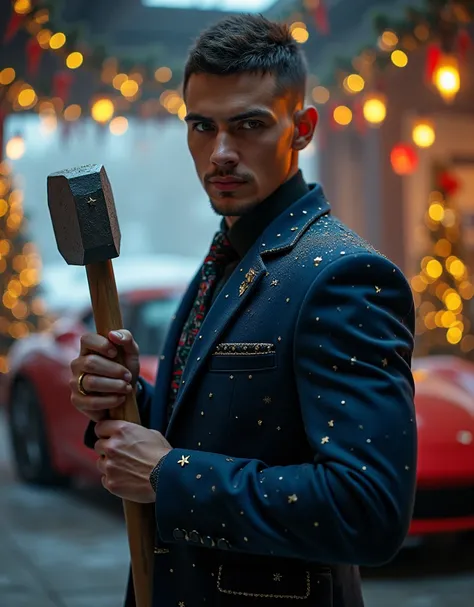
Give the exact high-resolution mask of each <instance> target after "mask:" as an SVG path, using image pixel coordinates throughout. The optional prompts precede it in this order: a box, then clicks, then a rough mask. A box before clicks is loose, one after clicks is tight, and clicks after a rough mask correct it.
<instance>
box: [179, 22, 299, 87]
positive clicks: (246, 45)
mask: <svg viewBox="0 0 474 607" xmlns="http://www.w3.org/2000/svg"><path fill="white" fill-rule="evenodd" d="M244 72H250V73H261V74H262V75H263V74H268V73H269V74H273V75H274V76H275V80H276V85H277V91H276V92H277V93H279V94H285V93H287V92H292V93H296V94H297V95H298V97H302V98H303V99H304V96H305V92H306V78H307V64H306V59H305V56H304V53H303V51H302V50H301V47H300V45H299V44H298V43H297V42H296V41H295V40H294V38H293V36H292V35H291V31H290V28H289V27H288V25H286V24H284V23H277V22H273V21H269V20H268V19H266V18H265V17H264V16H263V15H248V14H241V15H233V16H230V17H226V18H224V19H222V20H220V21H219V22H218V23H216V24H214V25H212V26H211V27H209V28H208V29H207V30H205V31H204V32H203V33H202V34H201V35H200V36H199V38H198V39H197V40H196V42H195V44H194V46H193V47H192V48H191V50H190V53H189V57H188V60H187V62H186V66H185V70H184V82H183V91H184V93H186V87H187V84H188V81H189V78H190V77H191V76H192V75H193V74H215V75H218V76H225V75H230V74H240V73H244Z"/></svg>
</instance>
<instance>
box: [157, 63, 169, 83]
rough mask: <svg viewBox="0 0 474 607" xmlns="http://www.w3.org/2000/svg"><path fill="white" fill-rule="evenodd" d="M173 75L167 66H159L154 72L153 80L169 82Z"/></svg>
mask: <svg viewBox="0 0 474 607" xmlns="http://www.w3.org/2000/svg"><path fill="white" fill-rule="evenodd" d="M172 77H173V72H172V71H171V70H170V68H169V67H159V68H158V69H157V70H156V72H155V80H156V81H157V82H162V83H164V82H169V81H170V80H171V78H172Z"/></svg>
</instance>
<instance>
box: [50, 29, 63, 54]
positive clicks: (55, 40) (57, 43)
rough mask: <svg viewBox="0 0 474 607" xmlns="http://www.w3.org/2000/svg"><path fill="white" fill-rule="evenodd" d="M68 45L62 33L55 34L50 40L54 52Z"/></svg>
mask: <svg viewBox="0 0 474 607" xmlns="http://www.w3.org/2000/svg"><path fill="white" fill-rule="evenodd" d="M65 44H66V36H65V35H64V34H63V33H62V32H57V33H56V34H53V35H52V36H51V38H50V40H49V46H50V47H51V48H52V49H53V50H57V49H58V48H61V47H62V46H64V45H65Z"/></svg>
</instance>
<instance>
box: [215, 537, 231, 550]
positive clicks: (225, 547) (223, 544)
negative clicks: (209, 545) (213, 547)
mask: <svg viewBox="0 0 474 607" xmlns="http://www.w3.org/2000/svg"><path fill="white" fill-rule="evenodd" d="M217 547H218V548H220V550H230V544H229V542H228V541H227V540H225V539H224V538H221V539H220V540H217Z"/></svg>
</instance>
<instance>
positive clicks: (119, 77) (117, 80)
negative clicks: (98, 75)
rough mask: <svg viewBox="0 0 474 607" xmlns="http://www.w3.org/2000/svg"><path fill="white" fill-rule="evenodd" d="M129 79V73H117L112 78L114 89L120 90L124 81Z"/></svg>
mask: <svg viewBox="0 0 474 607" xmlns="http://www.w3.org/2000/svg"><path fill="white" fill-rule="evenodd" d="M127 80H128V76H127V74H124V73H120V74H116V75H115V76H114V77H113V79H112V86H113V87H114V89H117V90H118V91H119V90H120V87H121V86H122V84H123V83H124V82H127Z"/></svg>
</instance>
